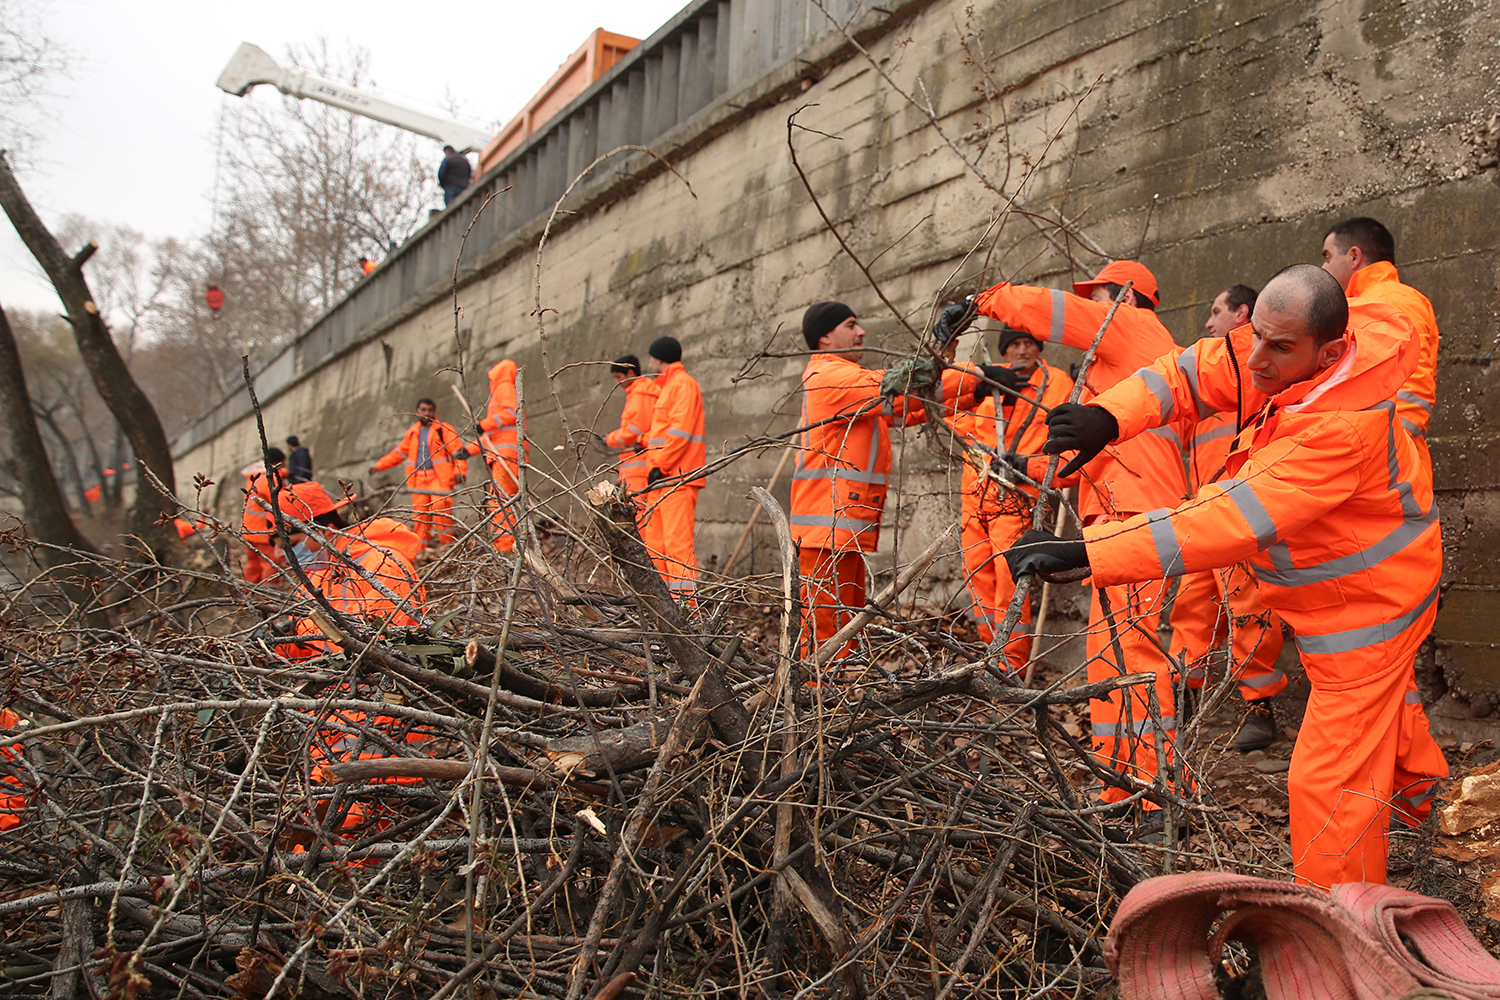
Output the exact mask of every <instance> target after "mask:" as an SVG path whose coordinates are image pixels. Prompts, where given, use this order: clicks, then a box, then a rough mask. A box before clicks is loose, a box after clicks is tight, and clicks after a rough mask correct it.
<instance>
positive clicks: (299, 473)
mask: <svg viewBox="0 0 1500 1000" xmlns="http://www.w3.org/2000/svg"><path fill="white" fill-rule="evenodd" d="M286 445H287V447H288V448H290V449H292V451H291V454H289V455H287V459H286V475H287V481H288V482H291V483H310V482H312V478H313V466H312V452H310V451H308V450H307V447H306V446H305V445H304V444H303V443H302V442H301V441H299V440H297V435H295V434H293V435H291V436H290V437H288V438H287V439H286Z"/></svg>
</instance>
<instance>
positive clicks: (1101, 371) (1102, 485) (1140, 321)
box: [948, 260, 1188, 811]
mask: <svg viewBox="0 0 1500 1000" xmlns="http://www.w3.org/2000/svg"><path fill="white" fill-rule="evenodd" d="M1127 281H1129V282H1132V286H1131V294H1130V295H1127V296H1126V298H1125V300H1124V301H1123V302H1122V303H1121V305H1120V308H1119V309H1118V310H1117V311H1116V312H1115V315H1114V319H1113V320H1112V321H1111V322H1110V325H1109V328H1108V329H1107V330H1106V331H1105V333H1104V338H1103V339H1102V340H1101V341H1100V342H1099V349H1098V351H1097V353H1096V354H1095V357H1094V363H1093V366H1092V367H1091V368H1090V369H1089V370H1088V373H1087V376H1086V382H1085V385H1084V389H1085V391H1084V398H1085V399H1087V398H1089V397H1090V396H1092V395H1094V394H1096V393H1099V392H1103V391H1104V390H1106V389H1108V388H1110V387H1111V386H1113V385H1114V384H1115V383H1117V382H1119V381H1120V380H1121V379H1124V378H1128V377H1129V376H1130V375H1132V374H1134V373H1135V371H1136V370H1137V369H1139V368H1141V367H1142V366H1144V365H1149V364H1150V363H1151V362H1153V361H1155V360H1156V359H1157V358H1159V357H1161V356H1162V355H1164V354H1169V353H1174V352H1176V351H1177V350H1178V348H1177V344H1176V343H1175V342H1174V341H1173V340H1172V335H1171V334H1169V333H1167V329H1166V327H1164V326H1162V323H1161V320H1159V319H1158V318H1157V316H1156V306H1157V304H1158V301H1159V299H1158V295H1157V284H1156V276H1155V275H1153V274H1152V273H1151V272H1150V271H1149V270H1147V269H1146V267H1145V266H1143V265H1142V264H1139V263H1137V262H1136V261H1133V260H1117V261H1114V262H1113V263H1110V264H1108V265H1106V266H1105V267H1104V268H1103V269H1102V270H1100V272H1099V273H1098V274H1097V275H1096V276H1095V277H1094V278H1093V279H1092V280H1090V281H1080V282H1077V283H1075V284H1074V285H1073V293H1072V294H1069V293H1068V292H1065V291H1062V290H1060V289H1053V288H1037V287H1031V286H1026V285H1011V284H1008V283H1003V282H1002V283H1001V284H998V285H996V286H995V287H993V288H991V289H989V290H988V291H985V292H981V293H980V294H979V295H977V296H976V297H975V300H974V304H975V305H976V306H978V309H979V312H980V314H981V315H984V316H989V317H990V318H991V319H997V320H1000V321H1001V322H1002V323H1006V324H1008V325H1010V326H1013V327H1015V328H1016V329H1018V330H1025V331H1026V332H1027V333H1029V334H1031V335H1032V337H1034V338H1036V339H1037V340H1038V341H1043V340H1061V341H1062V342H1063V343H1065V344H1067V345H1068V346H1070V347H1077V348H1080V349H1086V348H1088V346H1089V345H1090V344H1091V343H1092V342H1093V339H1094V334H1095V332H1096V331H1097V330H1098V329H1099V327H1100V325H1101V324H1102V323H1103V321H1104V317H1105V315H1106V314H1107V313H1108V312H1109V308H1110V303H1111V302H1112V301H1113V300H1114V298H1115V296H1116V295H1118V294H1119V292H1120V290H1121V289H1122V288H1123V287H1124V284H1125V282H1127ZM957 308H958V307H957V306H949V307H948V309H949V310H950V311H951V310H955V309H957ZM1077 467H1078V463H1077V462H1071V463H1069V464H1068V465H1067V466H1065V467H1064V468H1063V469H1062V470H1061V471H1062V473H1063V474H1064V475H1071V474H1072V473H1074V472H1076V471H1078V468H1077ZM1082 481H1083V483H1084V485H1083V487H1082V488H1081V491H1080V496H1079V499H1078V515H1079V517H1081V518H1082V519H1083V523H1084V524H1086V525H1088V524H1100V523H1104V522H1107V521H1123V520H1127V519H1129V518H1131V517H1134V516H1135V515H1137V514H1140V513H1143V512H1145V511H1149V510H1159V509H1162V508H1170V507H1175V506H1176V505H1177V504H1178V503H1180V502H1181V501H1182V500H1183V498H1184V497H1186V496H1187V495H1188V494H1187V476H1186V473H1185V472H1184V470H1183V465H1182V442H1181V440H1180V438H1179V437H1178V434H1177V431H1176V430H1175V429H1174V428H1172V427H1170V426H1163V427H1159V428H1155V429H1154V430H1153V432H1152V433H1149V434H1145V435H1142V436H1141V437H1139V438H1136V439H1134V440H1131V441H1123V442H1121V443H1120V444H1119V445H1118V446H1117V447H1115V448H1113V449H1110V450H1109V451H1107V452H1105V453H1103V454H1101V455H1099V456H1098V457H1097V458H1094V459H1093V461H1091V462H1089V463H1088V464H1087V466H1085V467H1084V468H1083V474H1082ZM1165 589H1166V581H1165V580H1161V579H1157V580H1147V581H1141V582H1138V583H1132V584H1131V585H1128V586H1118V587H1110V588H1108V589H1107V590H1105V591H1104V592H1103V593H1102V594H1101V592H1100V590H1099V588H1098V587H1095V588H1094V592H1093V605H1092V608H1091V611H1090V614H1089V626H1088V632H1087V635H1086V642H1085V647H1086V649H1087V652H1088V656H1089V661H1088V662H1089V667H1088V673H1089V680H1090V681H1103V680H1106V679H1108V678H1112V677H1116V676H1118V675H1120V674H1126V673H1145V672H1147V671H1154V672H1155V673H1156V697H1157V701H1158V704H1159V707H1160V711H1161V719H1162V728H1163V730H1164V731H1163V732H1161V733H1160V734H1158V733H1156V731H1155V728H1156V727H1155V723H1154V722H1153V721H1152V718H1151V714H1150V711H1149V707H1148V706H1149V704H1150V703H1149V700H1148V698H1147V694H1146V689H1145V687H1144V685H1137V686H1135V687H1131V688H1126V689H1122V690H1120V691H1116V692H1115V693H1114V694H1112V695H1111V696H1110V697H1109V698H1108V699H1107V700H1106V699H1096V700H1094V701H1091V702H1089V716H1090V722H1091V724H1092V730H1093V747H1094V753H1095V754H1096V755H1097V756H1098V758H1099V761H1100V763H1101V764H1103V765H1104V766H1105V767H1109V768H1113V769H1114V770H1116V771H1119V772H1121V773H1122V774H1125V775H1127V776H1129V777H1133V778H1137V779H1140V780H1143V781H1146V782H1150V781H1151V780H1152V778H1153V776H1154V775H1155V774H1156V761H1157V739H1158V737H1159V738H1160V739H1161V740H1162V741H1163V742H1164V743H1165V746H1164V747H1163V750H1164V751H1165V753H1166V754H1170V753H1171V744H1172V740H1173V738H1174V737H1175V735H1176V732H1177V718H1176V713H1175V709H1174V705H1173V698H1172V695H1173V690H1172V687H1173V686H1172V672H1171V669H1170V667H1169V662H1168V659H1167V657H1166V656H1165V654H1164V653H1163V651H1162V649H1161V646H1160V645H1159V644H1158V642H1157V638H1156V626H1157V621H1158V619H1159V618H1160V616H1161V612H1162V609H1163V598H1164V591H1165ZM1106 603H1107V604H1108V606H1109V613H1108V614H1106V613H1105V607H1104V606H1105V604H1106ZM1116 642H1118V647H1119V649H1120V651H1121V653H1123V658H1124V662H1123V663H1118V662H1116V654H1115V643H1116ZM1129 795H1130V793H1129V792H1127V791H1125V790H1124V789H1121V788H1116V787H1106V788H1105V789H1103V791H1102V793H1101V799H1102V801H1104V802H1107V803H1111V802H1118V801H1120V800H1121V799H1124V798H1127V797H1128V796H1129ZM1144 807H1145V808H1146V809H1147V810H1151V811H1155V809H1156V806H1155V805H1154V804H1152V803H1146V804H1145V806H1144Z"/></svg>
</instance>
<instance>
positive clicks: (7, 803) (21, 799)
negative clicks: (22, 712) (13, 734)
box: [0, 708, 26, 830]
mask: <svg viewBox="0 0 1500 1000" xmlns="http://www.w3.org/2000/svg"><path fill="white" fill-rule="evenodd" d="M20 725H21V717H20V716H19V715H17V714H16V713H14V712H12V711H11V710H10V709H8V708H0V729H16V728H18V727H19V726H20ZM20 756H21V744H19V743H11V744H9V745H7V746H0V760H7V761H14V760H17V759H19V758H20ZM25 787H26V786H25V785H23V784H22V783H21V779H20V778H18V777H16V776H15V775H13V774H5V775H0V830H12V829H14V828H16V827H18V826H20V825H21V816H20V813H21V812H22V810H24V809H25V808H26V795H25V793H24V789H25Z"/></svg>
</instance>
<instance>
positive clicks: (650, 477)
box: [646, 466, 667, 486]
mask: <svg viewBox="0 0 1500 1000" xmlns="http://www.w3.org/2000/svg"><path fill="white" fill-rule="evenodd" d="M666 475H667V474H666V473H665V472H662V471H661V470H660V469H658V468H656V467H655V466H652V468H651V471H650V472H648V473H646V485H647V486H655V485H656V481H657V480H658V479H665V478H666Z"/></svg>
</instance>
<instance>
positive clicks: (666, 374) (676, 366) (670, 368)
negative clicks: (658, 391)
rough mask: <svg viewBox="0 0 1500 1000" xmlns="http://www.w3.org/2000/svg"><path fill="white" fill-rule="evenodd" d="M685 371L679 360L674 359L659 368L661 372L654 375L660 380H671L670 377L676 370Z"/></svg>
mask: <svg viewBox="0 0 1500 1000" xmlns="http://www.w3.org/2000/svg"><path fill="white" fill-rule="evenodd" d="M686 371H687V368H686V367H684V366H683V364H682V362H681V361H674V362H672V363H671V364H670V365H667V367H665V368H663V369H662V370H661V374H660V375H658V376H656V377H657V379H658V380H660V381H663V382H669V381H671V379H672V377H673V376H674V375H676V374H677V373H678V372H686Z"/></svg>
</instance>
